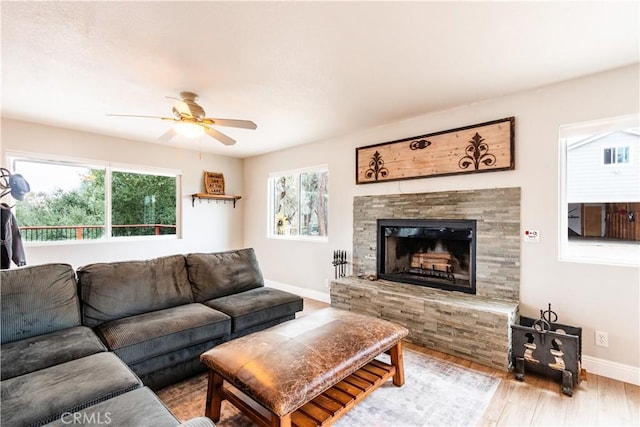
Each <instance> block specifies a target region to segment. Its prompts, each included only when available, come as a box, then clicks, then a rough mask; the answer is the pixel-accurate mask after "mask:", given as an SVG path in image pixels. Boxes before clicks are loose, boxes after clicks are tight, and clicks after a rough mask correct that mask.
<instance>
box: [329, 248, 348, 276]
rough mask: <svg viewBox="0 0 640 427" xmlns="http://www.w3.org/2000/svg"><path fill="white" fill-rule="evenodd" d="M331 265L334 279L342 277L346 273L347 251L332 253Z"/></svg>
mask: <svg viewBox="0 0 640 427" xmlns="http://www.w3.org/2000/svg"><path fill="white" fill-rule="evenodd" d="M331 264H332V265H333V268H334V271H335V278H336V279H339V278H341V277H344V276H345V275H346V273H347V251H333V262H332V263H331Z"/></svg>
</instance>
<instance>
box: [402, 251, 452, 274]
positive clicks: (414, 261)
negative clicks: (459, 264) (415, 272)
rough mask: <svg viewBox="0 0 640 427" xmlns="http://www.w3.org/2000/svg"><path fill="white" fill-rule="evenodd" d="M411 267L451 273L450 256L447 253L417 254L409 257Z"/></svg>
mask: <svg viewBox="0 0 640 427" xmlns="http://www.w3.org/2000/svg"><path fill="white" fill-rule="evenodd" d="M411 267H412V268H420V269H431V270H436V271H442V272H445V273H451V272H452V271H453V266H452V265H451V254H450V253H448V252H418V253H416V254H413V256H412V257H411Z"/></svg>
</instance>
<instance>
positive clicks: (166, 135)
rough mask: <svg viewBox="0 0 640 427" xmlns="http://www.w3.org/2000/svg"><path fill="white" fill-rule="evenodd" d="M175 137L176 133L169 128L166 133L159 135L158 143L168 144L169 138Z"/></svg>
mask: <svg viewBox="0 0 640 427" xmlns="http://www.w3.org/2000/svg"><path fill="white" fill-rule="evenodd" d="M176 135H177V132H176V130H175V129H174V128H170V129H169V130H168V131H166V132H165V133H163V134H162V135H160V137H159V138H158V141H162V142H169V141H170V140H171V138H173V137H174V136H176Z"/></svg>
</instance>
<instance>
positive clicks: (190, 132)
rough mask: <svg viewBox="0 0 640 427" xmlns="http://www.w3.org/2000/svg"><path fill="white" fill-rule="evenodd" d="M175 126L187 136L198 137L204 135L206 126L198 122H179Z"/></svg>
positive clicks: (178, 131) (177, 130) (176, 129)
mask: <svg viewBox="0 0 640 427" xmlns="http://www.w3.org/2000/svg"><path fill="white" fill-rule="evenodd" d="M173 128H174V129H175V131H176V132H177V133H178V134H179V135H182V136H184V137H185V138H197V137H199V136H202V135H204V128H203V127H202V126H200V125H199V124H197V123H190V122H178V123H176V124H175V126H174V127H173Z"/></svg>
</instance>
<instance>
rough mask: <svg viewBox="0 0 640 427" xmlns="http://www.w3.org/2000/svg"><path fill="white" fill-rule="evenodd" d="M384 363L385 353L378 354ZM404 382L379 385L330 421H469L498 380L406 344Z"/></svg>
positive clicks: (350, 425)
mask: <svg viewBox="0 0 640 427" xmlns="http://www.w3.org/2000/svg"><path fill="white" fill-rule="evenodd" d="M379 358H380V359H381V360H382V361H384V362H386V363H388V360H389V359H388V357H387V356H386V355H382V356H380V357H379ZM404 373H405V384H404V385H403V386H402V387H395V386H394V385H393V384H392V383H391V381H388V382H387V383H385V384H384V385H382V386H381V387H380V388H379V389H377V390H376V391H374V392H373V393H372V394H371V395H369V396H368V397H367V398H366V399H365V400H364V401H362V402H361V403H360V404H358V405H356V406H355V407H354V408H353V409H351V410H350V411H349V412H347V413H346V414H345V415H344V416H343V417H342V418H341V419H339V420H338V422H336V424H335V425H336V426H337V427H355V426H362V427H364V426H367V427H373V426H398V427H401V426H402V427H412V426H471V425H475V424H476V423H477V422H478V420H479V419H480V417H481V416H482V414H483V413H484V410H485V409H486V407H487V405H488V404H489V402H490V401H491V398H492V397H493V394H494V393H495V391H496V389H497V387H498V384H499V382H500V380H499V379H498V378H494V377H491V376H489V375H486V374H483V373H479V372H475V371H472V370H470V369H467V368H464V367H460V366H456V365H452V364H450V363H447V362H445V361H442V360H439V359H435V358H432V357H430V356H427V355H424V354H422V353H418V352H415V351H411V350H406V349H405V350H404Z"/></svg>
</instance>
